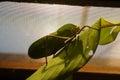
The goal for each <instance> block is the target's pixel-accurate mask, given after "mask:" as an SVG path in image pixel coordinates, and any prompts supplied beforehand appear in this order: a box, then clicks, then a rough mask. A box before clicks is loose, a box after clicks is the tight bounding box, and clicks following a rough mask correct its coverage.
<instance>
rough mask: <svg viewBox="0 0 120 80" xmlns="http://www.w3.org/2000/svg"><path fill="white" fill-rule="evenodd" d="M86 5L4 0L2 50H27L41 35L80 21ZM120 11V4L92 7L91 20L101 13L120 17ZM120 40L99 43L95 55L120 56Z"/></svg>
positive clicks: (0, 22)
mask: <svg viewBox="0 0 120 80" xmlns="http://www.w3.org/2000/svg"><path fill="white" fill-rule="evenodd" d="M82 9H83V7H80V6H67V5H53V4H35V3H34V4H33V3H16V2H1V3H0V52H1V53H23V54H27V51H28V48H29V46H30V45H31V43H32V42H33V41H35V40H37V39H38V38H40V37H42V36H44V35H46V34H49V33H51V32H53V31H56V30H57V29H58V28H59V27H60V26H62V25H64V24H66V23H73V24H76V25H80V23H81V16H82V11H83V10H82ZM119 14H120V9H119V8H104V7H90V8H89V13H88V20H87V24H88V25H91V24H93V23H94V22H95V21H96V20H98V18H99V17H105V18H106V19H110V20H114V21H115V20H116V21H120V15H119ZM119 40H120V38H118V39H117V41H115V42H114V43H113V44H112V46H111V44H110V46H108V45H106V46H105V47H99V48H98V50H97V54H96V55H95V56H101V55H105V56H104V57H111V56H112V57H115V58H119V57H120V54H119V52H120V50H119V47H120V43H119ZM104 52H106V54H104ZM113 53H115V54H116V55H114V54H113Z"/></svg>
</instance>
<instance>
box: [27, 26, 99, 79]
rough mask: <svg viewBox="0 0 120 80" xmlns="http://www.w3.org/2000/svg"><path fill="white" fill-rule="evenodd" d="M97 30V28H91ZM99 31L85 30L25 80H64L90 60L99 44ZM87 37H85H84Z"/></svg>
mask: <svg viewBox="0 0 120 80" xmlns="http://www.w3.org/2000/svg"><path fill="white" fill-rule="evenodd" d="M93 27H94V28H96V27H97V28H98V29H99V26H93ZM99 35H100V30H95V29H91V28H89V29H87V30H84V31H83V32H81V34H80V35H79V36H78V37H77V38H76V39H75V40H74V41H72V42H71V43H70V44H68V45H67V47H65V49H63V50H62V51H61V52H59V54H58V55H57V56H56V57H54V58H53V59H52V60H50V61H49V62H48V65H47V66H45V65H44V66H42V67H40V68H39V69H38V70H37V71H36V72H35V73H34V74H33V75H32V76H31V77H29V78H28V79H27V80H59V79H60V80H64V79H65V78H67V77H69V75H71V74H73V73H74V72H76V71H77V70H78V69H80V68H81V67H83V66H84V65H85V64H86V62H88V60H89V59H90V58H91V56H92V55H93V53H95V50H96V48H97V45H98V42H99ZM86 36H87V37H86Z"/></svg>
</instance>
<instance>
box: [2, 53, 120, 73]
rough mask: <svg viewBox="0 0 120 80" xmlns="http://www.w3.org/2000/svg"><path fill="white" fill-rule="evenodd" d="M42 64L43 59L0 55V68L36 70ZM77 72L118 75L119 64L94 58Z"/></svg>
mask: <svg viewBox="0 0 120 80" xmlns="http://www.w3.org/2000/svg"><path fill="white" fill-rule="evenodd" d="M44 62H45V60H44V58H43V59H38V60H34V59H31V58H29V57H28V56H27V55H20V54H19V55H16V54H0V68H6V69H31V70H36V69H38V68H39V67H40V66H42V65H43V64H44ZM110 63H111V64H110ZM79 72H91V73H108V74H120V64H119V60H118V59H112V60H110V61H109V59H104V58H99V57H96V58H92V59H91V60H90V61H89V62H88V63H87V64H86V65H85V66H84V67H83V68H81V69H80V70H79Z"/></svg>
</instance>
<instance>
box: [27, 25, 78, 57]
mask: <svg viewBox="0 0 120 80" xmlns="http://www.w3.org/2000/svg"><path fill="white" fill-rule="evenodd" d="M78 30H79V27H77V26H76V25H73V24H66V25H63V26H62V27H60V28H59V29H58V30H57V31H56V32H54V33H52V34H50V35H48V36H44V37H42V38H40V39H39V40H37V41H35V42H34V43H33V44H32V45H31V46H30V47H29V50H28V55H29V56H30V57H31V58H42V57H45V56H49V55H52V54H55V53H56V52H57V51H58V50H59V49H61V48H62V47H63V46H64V45H65V43H64V41H65V40H66V38H61V37H71V36H73V35H75V34H76V32H77V31H78ZM56 36H57V37H56ZM46 37H47V38H46ZM46 45H47V47H46ZM46 50H47V54H46Z"/></svg>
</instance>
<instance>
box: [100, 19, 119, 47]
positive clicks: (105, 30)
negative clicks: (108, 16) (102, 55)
mask: <svg viewBox="0 0 120 80" xmlns="http://www.w3.org/2000/svg"><path fill="white" fill-rule="evenodd" d="M101 27H102V28H101V34H100V41H99V44H100V45H105V44H108V43H111V42H113V41H114V40H115V39H116V37H117V35H118V33H119V32H120V23H112V22H110V21H107V20H105V19H103V18H101Z"/></svg>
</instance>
